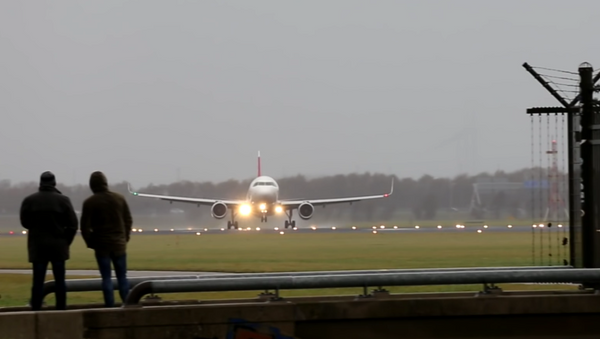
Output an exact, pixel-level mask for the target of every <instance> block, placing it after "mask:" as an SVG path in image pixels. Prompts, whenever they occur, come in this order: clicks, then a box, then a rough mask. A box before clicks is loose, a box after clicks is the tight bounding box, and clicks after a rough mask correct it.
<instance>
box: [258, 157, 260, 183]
mask: <svg viewBox="0 0 600 339" xmlns="http://www.w3.org/2000/svg"><path fill="white" fill-rule="evenodd" d="M258 176H259V177H260V151H258Z"/></svg>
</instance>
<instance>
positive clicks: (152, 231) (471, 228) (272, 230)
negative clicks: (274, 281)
mask: <svg viewBox="0 0 600 339" xmlns="http://www.w3.org/2000/svg"><path fill="white" fill-rule="evenodd" d="M459 226H460V227H457V226H456V225H453V226H442V227H441V228H438V227H431V226H429V227H416V226H415V227H406V226H398V227H396V228H394V226H384V227H381V225H379V226H372V227H362V228H358V227H357V228H355V229H353V228H351V227H344V228H338V227H336V226H329V227H327V226H318V227H314V228H312V227H310V226H303V227H300V228H297V229H295V230H294V229H291V228H288V229H286V228H284V227H255V228H249V227H248V228H240V229H238V230H235V229H230V230H228V229H227V228H220V229H219V228H201V227H189V228H171V229H164V228H160V229H158V228H143V227H142V228H134V229H133V233H134V234H135V235H168V234H176V235H218V234H221V235H224V234H232V233H245V232H250V233H262V234H279V233H281V232H284V233H285V234H292V233H304V234H306V233H316V234H322V233H328V234H330V233H373V232H374V231H376V232H377V233H434V232H437V233H442V232H443V233H446V232H451V233H472V232H478V233H483V232H485V233H508V232H512V233H523V232H531V231H532V226H531V225H527V226H525V225H506V226H487V225H467V226H462V225H459ZM533 230H534V231H535V232H540V231H542V232H553V233H554V232H563V231H564V232H568V226H567V227H556V226H555V227H551V228H548V227H544V228H534V229H533ZM23 235H25V233H24V231H23V230H22V229H20V230H15V231H7V230H0V237H3V236H12V237H14V236H23Z"/></svg>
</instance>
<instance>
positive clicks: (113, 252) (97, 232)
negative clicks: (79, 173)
mask: <svg viewBox="0 0 600 339" xmlns="http://www.w3.org/2000/svg"><path fill="white" fill-rule="evenodd" d="M89 184H90V189H91V190H92V192H93V195H92V196H90V197H89V198H87V199H86V200H85V201H84V202H83V207H82V209H81V235H82V236H83V239H84V241H85V243H86V245H87V247H88V248H91V249H93V250H94V253H95V256H96V262H97V263H98V269H99V271H100V275H101V276H102V293H103V294H104V304H105V306H106V307H114V294H113V285H112V279H111V271H112V270H111V263H112V264H113V266H114V269H115V275H116V276H117V282H118V285H119V295H120V297H121V300H122V301H123V302H125V299H126V298H127V294H128V293H129V283H128V281H127V243H128V242H129V237H130V234H131V226H132V224H133V219H132V217H131V213H130V211H129V205H128V204H127V201H126V200H125V198H124V197H123V196H122V195H121V194H119V193H117V192H113V191H111V190H109V188H108V181H107V180H106V176H105V175H104V173H102V172H100V171H96V172H94V173H92V174H91V176H90V183H89Z"/></svg>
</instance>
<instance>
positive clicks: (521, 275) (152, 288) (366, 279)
mask: <svg viewBox="0 0 600 339" xmlns="http://www.w3.org/2000/svg"><path fill="white" fill-rule="evenodd" d="M534 282H577V283H582V282H600V269H575V268H569V269H531V270H514V271H509V270H491V271H481V270H480V271H475V270H470V271H468V270H467V271H447V272H402V273H397V272H396V273H382V274H345V275H328V276H327V275H320V276H316V275H313V276H279V277H246V278H239V277H225V278H221V279H202V280H189V279H182V280H162V281H158V280H156V281H145V282H143V283H140V284H138V285H136V286H135V287H134V288H133V289H132V290H131V291H130V293H129V295H128V297H127V300H126V302H125V304H126V305H134V304H137V303H138V302H139V301H140V299H141V298H142V297H143V296H144V295H146V294H148V293H182V292H214V291H252V290H265V289H277V290H279V289H314V288H343V287H366V286H426V285H463V284H464V285H466V284H485V283H534Z"/></svg>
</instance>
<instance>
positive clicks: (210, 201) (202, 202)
mask: <svg viewBox="0 0 600 339" xmlns="http://www.w3.org/2000/svg"><path fill="white" fill-rule="evenodd" d="M127 190H128V191H129V193H131V194H132V195H134V196H136V197H142V198H154V199H160V200H166V201H169V202H171V203H172V202H184V203H189V204H196V205H213V204H214V203H216V202H222V203H224V204H225V205H227V207H235V206H239V205H242V204H244V203H245V201H244V200H227V199H207V198H188V197H176V196H172V195H160V194H147V193H138V192H135V191H134V190H133V189H132V188H131V185H130V184H129V183H127Z"/></svg>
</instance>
